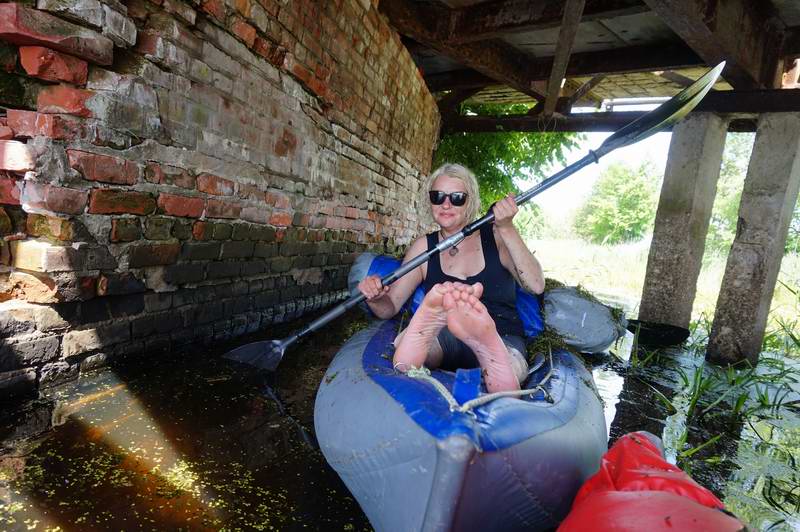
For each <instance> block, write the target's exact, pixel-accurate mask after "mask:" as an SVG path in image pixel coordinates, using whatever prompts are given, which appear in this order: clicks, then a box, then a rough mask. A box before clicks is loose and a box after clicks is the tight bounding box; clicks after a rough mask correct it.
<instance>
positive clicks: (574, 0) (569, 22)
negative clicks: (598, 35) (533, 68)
mask: <svg viewBox="0 0 800 532" xmlns="http://www.w3.org/2000/svg"><path fill="white" fill-rule="evenodd" d="M585 5H586V0H566V2H565V3H564V19H563V20H562V22H561V29H559V31H558V44H557V45H556V53H555V56H554V57H553V68H552V69H551V70H550V79H549V81H548V82H547V98H546V99H545V101H544V114H545V115H547V116H550V115H552V114H553V111H555V109H556V101H558V97H559V96H560V95H561V83H562V81H563V80H564V75H565V74H566V72H567V63H569V56H570V55H571V54H572V45H573V44H574V43H575V35H577V33H578V25H580V23H581V16H582V15H583V7H584V6H585Z"/></svg>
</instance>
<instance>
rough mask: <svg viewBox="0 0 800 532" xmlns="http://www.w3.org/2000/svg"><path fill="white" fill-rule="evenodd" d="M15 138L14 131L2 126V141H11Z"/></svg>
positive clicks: (0, 133) (0, 128) (0, 127)
mask: <svg viewBox="0 0 800 532" xmlns="http://www.w3.org/2000/svg"><path fill="white" fill-rule="evenodd" d="M13 138H14V130H13V129H11V128H10V127H8V126H3V125H0V140H11V139H13Z"/></svg>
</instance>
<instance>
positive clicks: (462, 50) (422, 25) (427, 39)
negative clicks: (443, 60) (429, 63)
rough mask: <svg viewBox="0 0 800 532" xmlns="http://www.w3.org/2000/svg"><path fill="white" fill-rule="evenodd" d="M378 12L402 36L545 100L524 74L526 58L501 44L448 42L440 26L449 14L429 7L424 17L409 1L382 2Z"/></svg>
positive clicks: (426, 8)
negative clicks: (456, 43)
mask: <svg viewBox="0 0 800 532" xmlns="http://www.w3.org/2000/svg"><path fill="white" fill-rule="evenodd" d="M379 9H380V11H381V12H382V13H383V14H384V15H386V16H387V17H388V18H389V22H390V23H391V25H392V26H393V27H394V28H395V29H396V30H397V31H398V32H399V33H402V34H404V35H407V36H409V37H411V38H412V39H414V40H415V41H417V42H419V43H422V44H424V45H425V46H429V47H430V48H433V49H434V50H436V51H438V52H439V53H441V54H444V55H446V56H448V57H450V58H451V59H453V60H455V61H458V62H459V63H461V64H463V65H464V66H467V67H469V68H471V69H473V70H477V71H478V72H480V73H482V74H484V75H486V76H488V77H490V78H492V79H494V80H497V81H498V82H500V83H501V84H504V85H508V86H509V87H511V88H513V89H516V90H518V91H520V92H522V93H524V94H527V95H529V96H532V97H533V98H535V99H536V100H543V99H544V97H543V96H542V94H541V93H539V92H537V91H536V90H534V89H533V88H532V80H531V79H530V78H529V77H527V76H526V74H525V73H526V71H527V68H526V67H527V64H528V63H529V62H530V60H531V58H530V57H528V56H527V55H526V54H523V53H522V52H519V51H518V50H516V49H515V48H513V47H511V46H510V45H508V44H506V43H504V42H501V41H491V42H484V43H471V44H464V45H454V44H453V43H451V42H448V41H447V39H446V38H444V37H443V35H444V34H445V33H446V32H445V31H443V30H440V29H439V28H440V27H441V26H439V24H442V23H445V22H446V21H448V20H449V15H450V10H442V9H440V8H437V7H436V6H434V5H428V4H426V5H425V13H424V15H423V13H422V12H421V11H420V8H419V6H418V5H417V4H415V3H414V2H411V1H409V0H381V2H380V4H379Z"/></svg>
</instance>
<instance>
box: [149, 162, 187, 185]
mask: <svg viewBox="0 0 800 532" xmlns="http://www.w3.org/2000/svg"><path fill="white" fill-rule="evenodd" d="M145 179H146V180H147V181H149V182H150V183H158V184H162V185H172V186H176V187H181V188H188V189H194V188H196V183H197V180H196V178H195V177H194V176H193V175H192V174H190V173H189V172H187V171H186V170H184V169H182V168H176V167H174V166H167V165H160V164H158V163H154V162H149V163H147V167H146V168H145Z"/></svg>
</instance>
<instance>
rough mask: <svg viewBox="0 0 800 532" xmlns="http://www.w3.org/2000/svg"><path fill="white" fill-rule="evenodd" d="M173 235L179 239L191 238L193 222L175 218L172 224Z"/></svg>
mask: <svg viewBox="0 0 800 532" xmlns="http://www.w3.org/2000/svg"><path fill="white" fill-rule="evenodd" d="M172 236H173V237H175V238H177V239H178V240H189V239H191V238H192V222H191V221H188V220H175V224H174V225H173V226H172Z"/></svg>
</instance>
